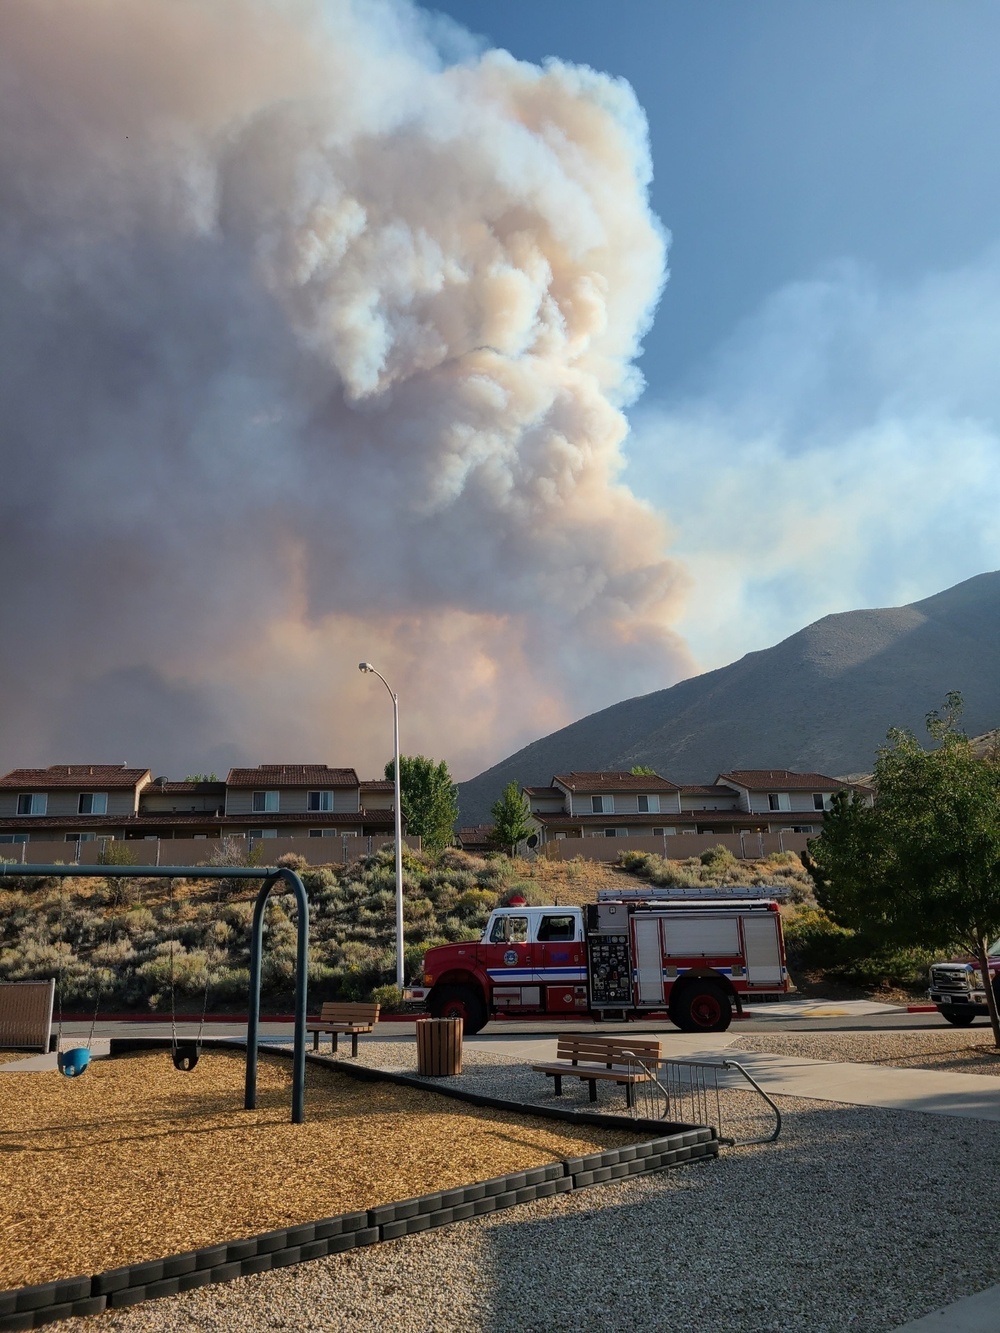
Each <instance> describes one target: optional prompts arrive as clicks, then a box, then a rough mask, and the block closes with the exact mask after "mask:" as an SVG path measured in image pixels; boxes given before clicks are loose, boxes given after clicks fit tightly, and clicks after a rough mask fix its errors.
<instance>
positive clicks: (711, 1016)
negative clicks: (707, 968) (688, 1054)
mask: <svg viewBox="0 0 1000 1333" xmlns="http://www.w3.org/2000/svg"><path fill="white" fill-rule="evenodd" d="M671 1009H672V1010H673V1015H672V1016H673V1020H674V1022H675V1023H676V1024H677V1026H678V1027H679V1028H680V1030H681V1031H682V1032H725V1030H726V1028H728V1027H729V1025H730V1023H731V1022H732V1021H733V1009H732V1005H731V1004H730V1003H729V996H728V995H727V994H726V992H725V991H724V990H723V989H722V987H721V986H720V985H718V983H717V982H714V981H697V982H692V983H691V984H690V985H689V986H685V987H684V991H683V993H682V994H681V995H680V996H679V998H678V999H677V1001H676V1003H675V1004H674V1005H672V1006H671Z"/></svg>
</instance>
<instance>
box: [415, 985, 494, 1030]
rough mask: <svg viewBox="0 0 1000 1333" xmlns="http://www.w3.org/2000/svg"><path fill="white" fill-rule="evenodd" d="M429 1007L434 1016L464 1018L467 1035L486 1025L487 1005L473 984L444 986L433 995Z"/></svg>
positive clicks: (464, 1028) (463, 1026)
mask: <svg viewBox="0 0 1000 1333" xmlns="http://www.w3.org/2000/svg"><path fill="white" fill-rule="evenodd" d="M428 1008H429V1009H430V1011H431V1017H432V1018H461V1019H463V1020H464V1022H463V1024H462V1031H463V1033H464V1034H465V1035H466V1036H467V1037H472V1036H475V1034H476V1033H477V1032H479V1031H480V1030H481V1029H482V1028H484V1027H485V1026H486V1019H487V1013H486V1005H485V1004H484V1003H483V999H482V996H481V995H479V993H478V992H477V991H475V990H473V988H472V987H471V986H442V987H441V989H440V990H439V991H436V992H435V993H434V994H432V995H431V997H430V1001H429V1003H428Z"/></svg>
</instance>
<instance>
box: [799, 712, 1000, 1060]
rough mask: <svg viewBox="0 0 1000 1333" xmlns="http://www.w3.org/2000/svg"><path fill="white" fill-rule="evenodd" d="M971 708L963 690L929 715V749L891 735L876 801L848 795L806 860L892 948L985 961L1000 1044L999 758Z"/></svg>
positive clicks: (904, 734)
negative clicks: (994, 977)
mask: <svg viewBox="0 0 1000 1333" xmlns="http://www.w3.org/2000/svg"><path fill="white" fill-rule="evenodd" d="M961 712H962V697H961V695H960V694H958V693H955V692H953V693H951V694H949V695H948V699H947V703H946V705H945V708H944V710H943V711H942V712H940V713H939V712H937V711H935V712H933V713H930V714H928V717H927V730H928V731H929V733H930V735H931V739H932V741H933V742H934V748H932V749H930V750H924V749H923V747H922V746H921V745H920V742H919V741H918V740H917V738H916V737H915V736H914V735H913V734H912V732H909V731H903V730H896V729H894V730H892V731H890V732H889V735H888V744H887V745H885V746H883V747H882V748H881V749H880V750H879V753H878V759H877V761H876V764H875V773H874V778H873V781H874V785H875V801H874V805H872V806H867V805H865V804H864V803H863V802H861V801H860V800H857V799H854V798H852V796H851V794H850V793H848V792H839V793H838V794H837V795H836V796H835V797H834V798H833V802H832V808H831V811H830V814H829V815H828V816H827V819H826V821H825V823H824V825H823V832H822V835H821V836H820V837H819V838H818V839H815V840H813V841H812V842H810V843H809V852H808V853H807V854H806V856H805V858H804V859H805V863H806V868H807V869H808V870H809V873H810V874H811V875H812V877H813V880H814V882H815V885H816V897H817V899H818V900H819V903H820V905H821V906H822V907H823V908H825V909H826V911H827V912H828V913H829V915H830V917H831V918H832V919H833V920H834V921H835V922H836V923H837V924H838V925H841V926H846V927H848V928H850V929H852V930H856V931H858V932H859V933H861V934H863V935H866V936H868V937H869V938H872V939H873V940H875V941H879V942H883V943H890V944H895V945H901V946H904V947H918V948H919V947H923V948H928V949H940V950H942V951H946V950H947V951H951V950H956V949H962V950H966V951H968V952H970V953H972V954H974V956H975V957H976V959H977V961H978V963H979V970H980V972H981V973H982V977H983V984H984V986H985V989H986V999H987V1004H988V1006H989V1011H990V1022H991V1024H992V1026H993V1038H994V1041H995V1043H996V1045H997V1046H998V1047H1000V1018H998V1014H997V998H996V993H995V992H994V989H993V986H992V984H991V977H990V970H989V962H988V950H989V945H990V942H991V940H994V939H996V937H997V936H998V935H1000V762H998V760H997V759H996V758H995V757H991V756H989V755H987V756H986V757H985V758H980V757H978V756H977V755H976V753H975V751H974V749H973V747H972V744H971V742H970V740H969V738H968V737H967V736H966V735H965V734H964V732H962V731H961V730H960V728H959V719H960V717H961Z"/></svg>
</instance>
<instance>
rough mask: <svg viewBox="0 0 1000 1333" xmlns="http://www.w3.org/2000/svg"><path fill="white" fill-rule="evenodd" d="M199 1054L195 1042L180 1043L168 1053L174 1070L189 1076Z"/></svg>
mask: <svg viewBox="0 0 1000 1333" xmlns="http://www.w3.org/2000/svg"><path fill="white" fill-rule="evenodd" d="M199 1054H200V1052H199V1050H198V1047H197V1045H196V1043H195V1042H193V1041H180V1042H178V1043H177V1045H176V1046H175V1047H174V1049H173V1050H172V1051H171V1052H170V1058H171V1059H172V1060H173V1062H174V1068H175V1069H178V1070H180V1072H181V1073H182V1074H190V1072H191V1070H192V1069H193V1068H194V1067H195V1065H196V1064H197V1063H198V1056H199Z"/></svg>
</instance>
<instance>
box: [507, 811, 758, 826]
mask: <svg viewBox="0 0 1000 1333" xmlns="http://www.w3.org/2000/svg"><path fill="white" fill-rule="evenodd" d="M691 813H692V814H693V813H694V812H693V811H692V812H691ZM718 813H720V814H721V813H726V814H729V812H728V811H719V812H718ZM531 818H532V819H534V820H537V822H538V823H539V824H553V825H556V824H566V825H567V826H568V825H571V824H586V825H587V826H588V827H589V826H590V825H591V824H593V825H595V826H597V827H599V828H610V827H611V825H612V824H618V825H619V826H622V825H625V824H650V825H653V824H655V825H656V827H657V828H661V827H662V826H663V825H664V824H669V825H671V826H672V825H674V824H679V823H681V822H682V821H684V820H687V819H688V818H689V814H688V813H687V812H685V813H684V814H683V815H679V814H678V813H677V811H676V810H668V811H666V812H663V811H661V812H660V814H658V815H655V814H654V815H648V814H641V815H640V814H636V813H635V812H632V813H629V814H622V813H621V812H620V811H619V812H618V813H617V814H612V815H594V814H591V813H590V812H589V811H588V812H587V814H585V815H567V814H557V813H556V812H555V811H554V810H533V811H532V814H531ZM729 818H730V820H731V819H732V815H731V814H729Z"/></svg>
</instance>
